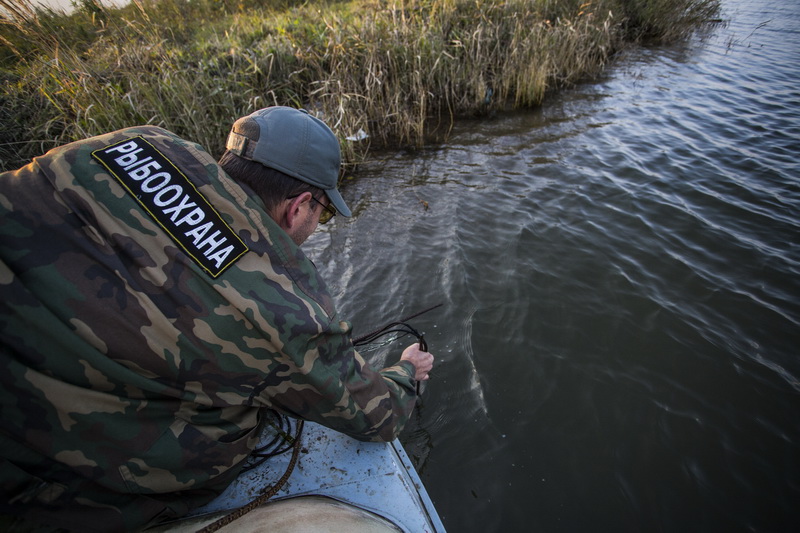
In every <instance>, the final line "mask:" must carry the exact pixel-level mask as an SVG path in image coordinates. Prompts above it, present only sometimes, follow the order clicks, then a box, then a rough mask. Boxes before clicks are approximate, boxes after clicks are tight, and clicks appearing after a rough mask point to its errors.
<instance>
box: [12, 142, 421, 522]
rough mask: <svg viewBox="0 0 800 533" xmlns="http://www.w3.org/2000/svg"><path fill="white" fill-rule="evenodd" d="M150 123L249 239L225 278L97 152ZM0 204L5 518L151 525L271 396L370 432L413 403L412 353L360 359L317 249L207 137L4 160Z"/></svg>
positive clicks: (299, 411) (233, 453) (403, 417)
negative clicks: (312, 255)
mask: <svg viewBox="0 0 800 533" xmlns="http://www.w3.org/2000/svg"><path fill="white" fill-rule="evenodd" d="M137 135H141V136H143V137H144V138H145V139H146V140H147V141H148V142H149V143H151V144H152V145H153V146H154V147H155V148H156V149H157V150H158V151H159V152H161V153H162V154H164V155H165V156H166V157H167V158H168V159H169V160H170V161H172V162H173V163H175V165H176V166H177V167H178V168H179V169H180V170H181V172H183V174H184V175H185V176H187V177H188V178H189V179H190V180H191V182H192V183H193V184H194V186H195V187H196V188H197V191H199V192H200V193H201V194H202V195H203V196H204V197H205V198H206V199H207V200H208V202H209V203H210V204H211V205H212V206H213V207H214V209H215V210H216V211H217V212H218V213H219V215H220V216H221V218H222V220H224V221H225V223H226V224H227V225H229V226H230V227H231V228H232V229H233V230H234V231H235V233H236V235H238V237H239V238H240V239H241V241H242V242H243V243H244V244H245V245H246V246H247V248H248V249H249V251H247V252H246V253H244V254H243V255H241V257H239V258H238V259H236V260H235V262H233V263H232V264H231V265H230V266H229V267H228V268H227V269H225V270H224V271H223V272H222V273H220V274H219V275H217V277H214V276H212V275H211V274H210V273H209V272H208V271H207V270H204V269H203V268H202V266H201V265H200V264H198V262H197V261H194V260H193V259H192V258H191V257H190V256H189V254H187V253H186V252H185V250H183V249H182V248H181V247H180V246H178V245H177V244H176V241H175V240H174V239H173V238H172V237H170V235H168V234H167V232H166V231H164V228H163V227H161V226H159V224H158V223H157V222H156V221H155V220H154V218H153V217H151V216H150V215H149V214H148V213H147V212H146V210H145V209H144V208H143V206H142V204H140V203H139V202H138V201H137V199H136V198H135V197H134V196H133V195H131V194H130V193H129V192H128V191H127V190H126V189H125V188H124V187H123V186H122V184H121V183H120V181H119V180H118V179H116V178H115V177H113V176H112V175H110V174H109V172H108V171H107V169H106V168H104V167H103V166H102V165H101V164H99V162H98V160H97V159H96V158H93V157H92V155H91V154H92V152H93V151H95V150H98V149H102V148H104V147H106V146H109V145H112V144H114V143H118V142H120V141H124V140H126V139H129V138H132V137H134V136H137ZM0 216H1V218H0V335H1V336H2V348H1V349H2V351H1V352H0V366H1V367H2V368H1V370H2V372H0V376H1V377H0V380H1V381H2V386H0V396H1V398H0V400H1V401H0V409H1V410H2V411H0V488H1V489H2V496H3V497H2V502H0V514H16V515H18V514H20V513H22V514H23V515H24V516H26V517H27V519H33V518H38V519H41V520H43V521H44V522H47V521H48V520H50V521H53V520H54V521H55V524H56V525H57V526H58V527H60V528H65V529H68V530H81V531H95V530H97V531H122V530H127V531H131V530H137V529H141V528H142V527H143V526H144V525H146V524H153V523H157V522H159V521H161V520H164V519H168V518H171V517H176V516H181V515H183V514H185V513H186V512H187V511H188V510H189V509H190V508H192V507H194V506H197V505H201V504H204V503H206V502H207V501H210V500H211V499H212V498H213V497H215V496H216V495H217V494H218V493H219V492H221V491H222V489H224V487H225V486H227V484H228V483H230V481H232V479H233V478H234V477H235V476H236V475H237V473H238V471H239V469H240V468H241V464H242V462H243V460H244V459H245V458H246V457H247V456H248V454H249V453H250V452H251V450H252V448H253V446H254V445H255V443H256V440H257V439H256V437H257V433H258V431H259V423H260V420H261V419H262V418H263V416H261V415H263V409H265V408H269V409H275V410H277V411H279V412H282V413H285V414H289V415H291V416H295V417H301V418H304V419H307V420H313V421H316V422H319V423H321V424H323V425H325V426H328V427H331V428H334V429H336V430H339V431H341V432H344V433H346V434H348V435H351V436H353V437H355V438H358V439H363V440H391V439H394V438H395V437H396V436H397V434H398V433H399V431H400V430H401V429H402V427H403V425H404V424H405V422H406V421H407V419H408V417H409V415H410V414H411V410H412V409H413V406H414V402H415V400H416V396H415V390H414V389H415V382H414V379H413V373H414V369H413V365H411V364H410V363H408V362H401V363H398V364H397V365H395V366H392V367H390V368H385V369H383V370H380V371H376V370H374V369H373V368H371V367H370V366H369V365H368V364H367V363H366V362H365V361H364V360H363V359H362V357H361V356H360V355H359V354H358V353H357V352H356V351H355V350H354V349H353V346H352V342H351V340H350V324H348V323H347V322H344V321H340V320H339V318H338V317H337V314H336V311H335V309H334V305H333V302H332V299H331V297H330V295H329V293H328V291H327V289H326V287H325V284H324V282H323V281H322V279H321V278H320V276H319V274H318V272H317V270H316V269H315V267H314V265H313V264H312V263H311V261H309V260H308V258H307V257H306V256H305V255H304V254H303V252H302V251H301V250H300V249H299V248H298V247H297V246H296V245H295V244H294V243H293V242H292V240H291V239H290V237H289V236H288V235H287V234H286V233H285V232H284V231H283V230H282V229H280V227H279V226H278V225H277V224H276V223H275V222H274V221H273V220H272V219H271V218H270V217H269V216H268V215H267V214H266V213H265V211H264V208H263V204H262V203H261V201H260V200H258V199H254V198H252V197H251V196H250V195H249V194H248V192H247V191H245V190H244V189H243V188H242V187H240V186H239V185H237V184H236V183H235V182H233V181H232V180H231V179H230V178H229V177H228V176H227V175H226V174H225V173H224V172H223V171H222V170H221V168H220V167H219V166H218V165H217V164H216V163H215V161H214V160H213V159H212V158H211V157H210V156H209V155H208V154H207V153H206V152H204V151H203V150H202V148H200V147H199V146H197V145H195V144H193V143H189V142H186V141H184V140H181V139H179V138H177V137H176V136H174V135H173V134H171V133H169V132H167V131H165V130H162V129H159V128H156V127H138V128H129V129H126V130H120V131H118V132H114V133H110V134H107V135H103V136H99V137H94V138H91V139H88V140H86V141H81V142H77V143H73V144H70V145H67V146H64V147H61V148H58V149H56V150H53V151H51V152H49V153H48V154H46V155H44V156H42V157H39V158H36V159H35V160H34V161H33V162H32V163H31V164H30V165H28V166H26V167H24V168H22V169H19V170H17V171H15V172H7V173H4V174H0ZM185 227H188V226H185Z"/></svg>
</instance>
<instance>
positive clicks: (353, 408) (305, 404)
mask: <svg viewBox="0 0 800 533" xmlns="http://www.w3.org/2000/svg"><path fill="white" fill-rule="evenodd" d="M349 329H350V326H349V324H347V323H346V322H340V323H338V324H333V325H332V326H330V327H329V328H328V329H326V330H325V331H323V332H322V333H316V332H313V331H311V330H309V331H308V332H307V333H300V332H299V331H297V330H295V332H294V333H295V335H294V336H293V338H292V341H291V342H289V343H287V345H285V346H284V347H283V350H282V351H281V354H280V355H279V359H280V360H281V362H282V363H283V367H284V368H283V369H282V371H281V372H277V373H273V374H271V375H270V376H268V378H267V380H266V382H265V388H264V390H262V391H260V394H259V402H262V403H263V404H264V405H267V406H269V407H271V408H274V409H277V410H279V411H282V412H285V413H287V414H291V415H294V416H297V417H300V418H303V419H306V420H311V421H314V422H317V423H320V424H322V425H324V426H327V427H330V428H332V429H335V430H337V431H340V432H342V433H345V434H347V435H350V436H351V437H354V438H356V439H359V440H371V441H391V440H394V439H395V438H397V436H398V435H399V433H400V432H401V431H402V429H403V427H404V426H405V424H406V422H407V421H408V419H409V417H410V415H411V412H412V411H413V408H414V403H415V402H416V391H415V386H416V381H415V380H414V365H413V364H412V363H410V362H408V361H400V362H398V363H397V364H395V365H393V366H390V367H387V368H384V369H382V370H376V369H374V368H373V367H372V366H371V365H370V364H369V363H367V362H366V361H365V360H364V359H363V357H362V356H361V355H360V354H359V353H358V352H357V351H356V350H355V349H354V347H353V344H352V342H351V340H350V335H349Z"/></svg>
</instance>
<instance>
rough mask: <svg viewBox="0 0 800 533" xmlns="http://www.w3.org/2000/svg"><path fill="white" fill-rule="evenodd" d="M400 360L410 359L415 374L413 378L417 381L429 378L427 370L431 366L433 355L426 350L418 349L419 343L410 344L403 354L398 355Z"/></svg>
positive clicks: (429, 369) (428, 370)
mask: <svg viewBox="0 0 800 533" xmlns="http://www.w3.org/2000/svg"><path fill="white" fill-rule="evenodd" d="M400 360H401V361H410V362H411V364H413V365H414V369H415V370H416V374H415V375H414V379H416V380H417V381H425V380H426V379H429V377H430V376H429V375H428V372H430V371H431V369H432V368H433V356H432V355H431V354H429V353H428V352H423V351H422V350H420V349H419V344H416V343H415V344H412V345H411V346H409V347H408V348H406V349H405V350H403V355H401V356H400Z"/></svg>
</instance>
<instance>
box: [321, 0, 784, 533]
mask: <svg viewBox="0 0 800 533" xmlns="http://www.w3.org/2000/svg"><path fill="white" fill-rule="evenodd" d="M723 7H724V13H723V15H724V18H725V19H726V20H728V21H729V23H728V24H726V25H723V26H719V27H717V28H715V29H714V30H713V32H711V33H710V34H708V35H705V36H698V38H696V39H693V40H692V41H691V42H689V43H685V44H684V45H681V46H677V47H671V48H659V49H648V50H640V51H637V52H631V53H628V54H626V55H624V56H623V57H621V58H619V60H618V61H617V62H615V64H614V66H613V67H612V68H610V69H609V70H608V72H607V73H606V75H605V76H604V77H603V78H602V79H600V80H597V81H596V82H594V83H591V84H587V85H582V86H580V87H577V88H575V89H573V90H569V91H566V92H563V93H561V94H560V95H559V96H557V97H553V98H551V99H549V100H548V102H547V103H546V105H545V106H544V107H543V108H541V109H538V110H534V111H526V112H514V113H512V114H502V115H498V116H495V117H491V118H488V119H483V120H480V121H470V122H461V123H459V124H458V125H457V126H456V129H455V131H454V133H453V135H452V137H451V138H450V139H449V140H448V142H447V143H446V144H445V145H443V146H437V147H431V148H427V149H424V150H421V151H416V152H414V153H406V152H403V153H394V154H390V155H386V156H382V157H380V158H376V159H375V160H374V161H372V162H370V163H369V164H367V165H366V166H365V168H363V169H362V170H361V172H360V173H359V176H358V178H357V179H355V180H353V181H351V182H348V183H347V184H346V186H345V187H344V195H345V197H346V198H347V200H348V202H349V203H350V205H351V206H352V207H353V210H354V216H353V217H352V218H351V219H349V220H346V219H342V218H341V217H337V218H336V219H335V222H333V223H331V224H329V225H328V226H326V227H324V228H323V229H322V230H321V231H319V232H318V233H317V234H315V235H314V236H313V237H312V239H311V240H310V241H309V244H308V251H309V254H310V255H311V256H312V258H313V259H314V260H315V262H316V263H317V265H318V266H319V268H320V269H321V270H322V271H323V273H324V274H325V276H326V278H327V279H328V280H329V282H330V286H331V290H332V292H333V293H334V296H335V297H336V298H337V300H338V302H339V308H340V311H341V312H342V314H343V315H344V316H346V317H348V319H351V320H352V322H353V323H354V326H355V330H356V331H355V333H356V335H358V333H359V332H360V333H366V332H368V331H370V330H372V329H375V328H377V327H378V326H380V325H382V324H383V323H385V322H388V321H391V320H394V319H397V318H400V317H401V316H403V315H407V314H411V313H413V312H415V311H418V310H422V309H424V308H426V307H428V306H431V305H435V304H438V303H442V304H444V305H443V306H442V307H441V308H439V309H436V310H434V311H431V312H429V313H427V314H425V315H423V316H421V317H419V318H417V319H415V320H413V321H411V323H412V325H414V326H416V327H417V328H418V329H421V330H423V331H424V332H425V333H426V339H427V341H428V343H429V346H430V350H431V351H432V352H433V353H434V354H435V355H436V356H437V357H438V359H437V362H436V366H435V368H434V372H433V378H432V380H431V381H430V382H429V383H428V384H427V387H426V389H425V391H424V393H423V399H422V405H421V406H420V408H419V410H418V412H417V416H416V419H415V420H414V421H413V424H412V427H411V428H410V429H409V430H408V431H407V432H406V433H405V434H404V436H403V438H402V440H403V441H404V443H405V444H406V446H407V449H408V450H409V452H410V453H411V454H412V455H413V457H414V458H415V460H416V461H417V463H418V465H419V469H420V471H421V475H422V479H423V481H424V482H425V484H426V486H427V488H428V491H429V493H430V495H431V497H432V499H433V500H434V503H435V504H436V506H437V508H438V510H439V512H440V514H441V516H442V519H443V521H444V523H445V526H446V527H447V528H448V530H449V531H451V532H472V531H481V532H494V531H525V532H528V531H536V532H575V531H602V532H605V531H610V532H617V533H618V532H628V531H631V532H642V531H648V532H659V531H664V532H687V531H703V532H710V531H713V532H716V531H719V532H727V533H730V532H736V531H763V532H781V531H797V530H798V529H797V528H798V527H800V526H798V524H800V359H799V358H798V348H799V347H800V342H798V341H800V163H798V155H800V2H796V1H789V2H786V1H777V0H761V1H744V0H725V1H724V3H723ZM406 341H408V342H410V340H408V339H405V340H403V341H398V342H397V343H395V346H394V348H397V346H401V345H404V344H405V343H406ZM390 348H391V347H390ZM387 350H388V351H387ZM365 355H367V356H369V357H370V358H372V359H373V360H375V361H376V364H380V363H381V362H382V361H383V359H384V358H386V357H389V358H395V359H396V357H397V356H398V349H394V350H393V351H392V350H391V349H387V348H382V349H378V350H375V351H372V352H368V353H365Z"/></svg>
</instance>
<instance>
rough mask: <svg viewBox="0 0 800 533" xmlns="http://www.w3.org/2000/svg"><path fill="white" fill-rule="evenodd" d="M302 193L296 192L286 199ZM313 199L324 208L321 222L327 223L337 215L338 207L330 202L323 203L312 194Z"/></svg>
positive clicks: (320, 217) (320, 216) (320, 218)
mask: <svg viewBox="0 0 800 533" xmlns="http://www.w3.org/2000/svg"><path fill="white" fill-rule="evenodd" d="M301 194H303V193H299V194H294V195H292V196H287V197H286V199H287V200H291V199H292V198H297V197H298V196H300V195H301ZM311 199H312V200H314V201H315V202H317V203H318V204H319V205H321V206H322V208H323V209H322V213H320V214H319V223H320V224H326V223H327V222H328V221H329V220H330V219H332V218H333V217H335V216H336V208H335V207H333V206H332V205H330V204H328V205H325V204H323V203H322V202H320V201H319V200H318V199H317V197H316V196H314V195H313V194H312V195H311Z"/></svg>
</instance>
